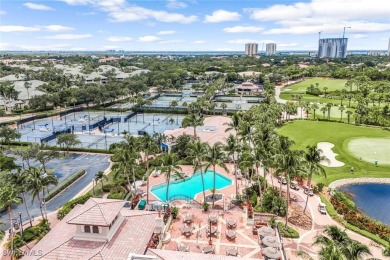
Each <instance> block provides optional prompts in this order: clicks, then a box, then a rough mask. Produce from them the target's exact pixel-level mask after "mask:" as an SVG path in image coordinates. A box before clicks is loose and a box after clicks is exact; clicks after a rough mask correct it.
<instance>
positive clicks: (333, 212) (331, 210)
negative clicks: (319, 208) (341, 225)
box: [320, 194, 337, 217]
mask: <svg viewBox="0 0 390 260" xmlns="http://www.w3.org/2000/svg"><path fill="white" fill-rule="evenodd" d="M320 198H321V201H322V203H324V204H325V206H326V211H327V212H328V214H329V216H331V217H335V216H337V212H336V210H335V209H334V208H333V205H332V204H331V203H330V202H329V200H328V199H327V198H326V197H325V196H324V195H322V194H320Z"/></svg>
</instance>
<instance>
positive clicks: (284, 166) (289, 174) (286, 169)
mask: <svg viewBox="0 0 390 260" xmlns="http://www.w3.org/2000/svg"><path fill="white" fill-rule="evenodd" d="M278 157H279V165H278V169H277V172H278V173H284V175H285V177H286V181H287V194H286V223H285V229H286V230H287V220H288V204H289V203H290V181H291V178H293V177H294V176H296V175H298V172H299V171H300V170H301V169H300V168H299V167H300V161H301V151H291V150H287V151H285V152H284V153H281V154H279V156H278Z"/></svg>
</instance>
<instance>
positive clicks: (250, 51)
mask: <svg viewBox="0 0 390 260" xmlns="http://www.w3.org/2000/svg"><path fill="white" fill-rule="evenodd" d="M245 54H246V55H248V56H256V55H257V54H258V45H257V43H247V44H245Z"/></svg>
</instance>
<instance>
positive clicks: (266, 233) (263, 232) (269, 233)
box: [259, 227, 275, 237]
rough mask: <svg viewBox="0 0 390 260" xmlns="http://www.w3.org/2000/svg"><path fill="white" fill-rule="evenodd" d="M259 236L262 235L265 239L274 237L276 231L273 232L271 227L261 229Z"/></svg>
mask: <svg viewBox="0 0 390 260" xmlns="http://www.w3.org/2000/svg"><path fill="white" fill-rule="evenodd" d="M259 234H260V235H262V236H263V237H265V236H274V235H275V230H273V229H272V228H270V227H261V228H259Z"/></svg>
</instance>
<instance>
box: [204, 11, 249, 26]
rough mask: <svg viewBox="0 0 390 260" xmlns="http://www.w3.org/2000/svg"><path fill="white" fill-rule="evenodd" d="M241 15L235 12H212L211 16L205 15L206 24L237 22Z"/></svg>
mask: <svg viewBox="0 0 390 260" xmlns="http://www.w3.org/2000/svg"><path fill="white" fill-rule="evenodd" d="M240 17H241V15H240V14H239V13H237V12H229V11H225V10H217V11H214V12H213V13H212V14H211V15H206V17H205V22H206V23H220V22H227V21H238V20H240Z"/></svg>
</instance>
